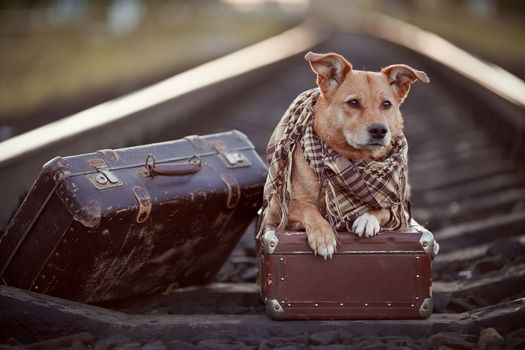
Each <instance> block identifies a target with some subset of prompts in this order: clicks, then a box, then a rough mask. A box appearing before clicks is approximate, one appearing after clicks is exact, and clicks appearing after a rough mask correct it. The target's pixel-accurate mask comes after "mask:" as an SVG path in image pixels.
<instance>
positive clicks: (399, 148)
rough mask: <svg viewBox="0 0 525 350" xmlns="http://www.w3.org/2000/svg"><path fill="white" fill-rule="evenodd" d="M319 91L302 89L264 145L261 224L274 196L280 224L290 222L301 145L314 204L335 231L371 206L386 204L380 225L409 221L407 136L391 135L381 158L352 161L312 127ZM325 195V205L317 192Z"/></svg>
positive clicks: (347, 226) (346, 227)
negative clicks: (313, 179)
mask: <svg viewBox="0 0 525 350" xmlns="http://www.w3.org/2000/svg"><path fill="white" fill-rule="evenodd" d="M318 96H319V90H318V89H317V88H315V89H311V90H307V91H305V92H303V93H301V94H300V95H299V96H298V97H297V98H296V99H295V100H294V102H292V104H291V105H290V107H288V109H287V111H286V112H285V114H284V115H283V117H282V119H281V121H280V122H279V124H278V126H277V128H276V129H275V131H274V133H273V135H272V137H271V138H270V142H269V144H268V149H267V157H268V177H267V179H266V184H265V186H264V199H263V214H262V216H263V217H262V224H261V226H260V230H259V233H258V237H259V236H260V235H261V234H262V231H263V230H264V226H265V221H266V220H265V214H266V208H267V206H268V203H269V201H270V199H271V198H272V197H273V196H276V197H277V202H278V203H279V205H280V208H281V222H280V224H279V226H278V228H279V229H285V228H286V226H287V224H288V214H289V209H288V208H289V203H290V200H291V197H292V196H291V185H290V181H291V174H292V172H291V170H292V160H293V153H294V150H295V147H296V145H298V144H299V145H300V147H301V148H302V151H303V155H304V157H305V160H306V161H307V163H308V164H309V166H310V167H311V168H312V170H313V171H314V172H315V174H316V175H317V179H318V181H319V184H320V192H319V200H318V205H319V206H320V207H319V210H320V212H321V213H324V215H325V218H326V219H327V220H328V221H329V222H330V224H331V226H332V228H333V229H334V231H337V230H343V229H344V230H347V231H351V228H352V223H353V222H354V220H355V219H357V217H359V215H361V214H363V213H366V212H368V211H369V210H371V209H381V208H385V209H388V210H389V211H390V220H389V222H387V223H386V224H384V225H382V228H383V229H386V230H394V229H399V228H404V227H407V226H408V221H409V216H408V214H407V212H408V210H407V209H408V202H407V187H406V183H407V181H406V178H407V150H408V146H407V142H406V139H405V137H404V136H403V135H402V136H401V137H399V138H397V139H395V140H392V149H391V151H390V152H389V153H388V154H387V155H386V156H385V157H384V159H382V160H379V161H376V160H362V161H356V162H354V161H351V160H349V159H346V158H345V157H343V156H341V155H340V154H339V153H338V152H337V151H335V150H334V149H333V148H332V147H330V145H328V144H327V143H325V142H323V141H322V140H321V139H320V138H319V137H318V136H317V134H316V133H315V131H314V128H313V114H314V111H313V106H314V105H315V102H316V101H317V97H318ZM323 195H324V206H323V207H321V206H322V201H321V197H322V196H323Z"/></svg>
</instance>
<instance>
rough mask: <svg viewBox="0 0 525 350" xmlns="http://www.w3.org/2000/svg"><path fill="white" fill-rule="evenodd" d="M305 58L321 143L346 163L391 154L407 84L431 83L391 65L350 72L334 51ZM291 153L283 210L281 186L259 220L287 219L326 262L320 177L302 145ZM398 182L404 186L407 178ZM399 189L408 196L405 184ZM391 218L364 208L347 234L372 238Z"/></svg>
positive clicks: (328, 249)
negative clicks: (312, 84) (310, 72)
mask: <svg viewBox="0 0 525 350" xmlns="http://www.w3.org/2000/svg"><path fill="white" fill-rule="evenodd" d="M305 59H306V60H307V61H308V62H309V64H310V67H311V69H312V70H313V72H314V73H315V74H316V76H317V79H316V83H317V87H318V89H316V90H317V91H318V92H317V93H318V96H317V97H316V98H317V99H316V101H315V104H314V105H313V108H312V112H313V117H312V118H313V119H312V122H311V123H312V126H313V130H314V133H315V134H316V135H317V137H318V138H319V139H320V140H322V142H324V143H325V144H327V145H329V146H330V147H331V148H332V149H333V150H335V151H336V152H337V153H338V154H339V155H340V156H342V157H344V158H345V159H347V160H350V161H351V162H360V161H367V160H381V159H383V158H384V157H385V156H386V155H388V154H389V152H390V151H391V150H392V147H393V140H396V139H397V138H399V137H401V136H402V137H403V139H404V136H403V118H402V116H401V112H400V110H399V107H400V105H401V104H402V103H403V101H404V100H405V98H406V97H407V95H408V93H409V90H410V85H411V84H412V83H414V82H416V81H420V82H422V83H429V82H430V80H429V78H428V77H427V75H426V73H425V72H423V71H419V70H416V69H414V68H412V67H410V66H408V65H404V64H396V65H391V66H388V67H386V68H383V69H382V70H381V71H380V72H370V71H360V70H354V69H353V68H352V65H351V63H350V62H349V61H347V60H346V59H345V58H344V57H343V56H341V55H339V54H336V53H324V54H319V53H313V52H308V53H307V54H306V56H305ZM284 128H285V125H280V126H278V127H277V128H276V129H275V131H274V135H273V136H272V139H273V138H279V137H281V136H282V135H283V132H284V131H283V130H284ZM292 149H293V151H291V152H290V153H291V154H290V156H289V157H290V159H291V160H292V166H291V169H290V175H289V176H290V179H291V180H290V189H289V191H290V194H289V204H288V205H287V207H286V208H285V209H283V206H282V205H281V203H280V202H279V201H280V200H281V199H282V197H283V196H284V197H285V196H286V194H283V195H277V194H276V193H281V192H282V191H281V190H282V188H279V189H277V192H275V191H274V192H273V195H271V196H269V198H266V202H267V207H266V209H265V211H264V219H263V222H264V224H265V225H275V226H278V225H281V227H282V226H283V221H282V220H283V217H286V221H285V224H286V228H287V229H290V230H305V231H306V235H307V237H308V243H309V245H310V247H311V249H312V250H313V251H314V253H315V254H316V255H317V254H318V255H320V256H322V257H324V258H325V259H326V258H327V257H330V258H331V257H332V254H333V253H334V252H335V250H336V247H337V238H336V233H335V230H334V225H333V224H331V223H330V222H329V221H328V220H327V219H326V218H325V217H326V211H325V210H323V209H322V208H326V204H327V203H326V199H324V200H323V198H321V196H320V193H322V192H323V188H322V187H321V183H320V179H319V176H317V174H316V172H314V170H313V169H312V166H311V164H310V163H309V162H307V159H306V158H305V154H303V153H304V152H305V151H304V147H293V148H292ZM269 181H270V180H267V184H266V186H265V191H266V187H267V186H269V184H268V182H269ZM402 181H404V182H406V178H403V179H402ZM403 191H406V192H407V193H408V185H407V186H406V189H405V188H404V189H403ZM407 195H408V194H407ZM284 210H286V211H287V212H283V211H284ZM323 214H325V215H323ZM391 216H392V211H391V210H389V208H382V207H381V208H378V209H370V210H366V212H363V213H361V214H360V215H359V216H358V217H357V218H355V219H354V220H352V226H351V230H352V231H353V232H354V233H355V234H357V235H358V236H359V237H371V236H374V235H377V234H378V233H379V231H380V230H381V229H382V226H383V225H385V224H386V223H387V222H389V221H390V220H391V219H392V217H391ZM407 216H408V214H407Z"/></svg>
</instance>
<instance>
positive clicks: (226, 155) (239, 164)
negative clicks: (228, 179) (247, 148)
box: [219, 151, 252, 168]
mask: <svg viewBox="0 0 525 350" xmlns="http://www.w3.org/2000/svg"><path fill="white" fill-rule="evenodd" d="M219 158H220V159H221V160H222V162H223V163H224V165H226V167H228V168H243V167H247V166H250V165H251V164H252V163H250V161H249V160H248V159H247V158H246V156H245V155H244V154H243V153H242V152H237V151H222V152H220V153H219Z"/></svg>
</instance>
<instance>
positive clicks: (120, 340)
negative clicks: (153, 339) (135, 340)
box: [94, 334, 131, 350]
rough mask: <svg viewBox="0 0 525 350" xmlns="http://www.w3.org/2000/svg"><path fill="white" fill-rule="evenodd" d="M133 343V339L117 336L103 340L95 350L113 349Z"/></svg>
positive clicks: (97, 344) (96, 345)
mask: <svg viewBox="0 0 525 350" xmlns="http://www.w3.org/2000/svg"><path fill="white" fill-rule="evenodd" d="M129 343H131V339H129V338H128V337H126V336H125V335H122V334H115V335H112V336H111V337H109V338H105V339H102V340H100V341H98V342H97V343H96V344H95V349H94V350H106V349H113V348H114V347H116V346H121V345H124V344H129Z"/></svg>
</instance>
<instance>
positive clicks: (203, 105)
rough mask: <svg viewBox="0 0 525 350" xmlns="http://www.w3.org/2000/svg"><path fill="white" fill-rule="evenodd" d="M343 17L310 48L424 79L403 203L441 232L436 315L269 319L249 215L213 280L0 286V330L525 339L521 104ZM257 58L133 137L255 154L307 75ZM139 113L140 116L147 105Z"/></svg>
mask: <svg viewBox="0 0 525 350" xmlns="http://www.w3.org/2000/svg"><path fill="white" fill-rule="evenodd" d="M339 29H340V31H339V32H335V33H333V34H332V35H330V36H329V37H328V38H327V39H325V40H323V41H322V42H320V43H319V44H317V45H316V46H315V47H314V48H313V49H314V50H316V51H321V52H323V51H335V52H339V53H341V54H343V55H345V56H346V57H348V58H349V59H350V61H351V62H352V64H353V66H354V67H356V68H358V69H370V70H377V69H379V68H380V67H381V66H386V65H388V64H391V63H406V64H409V65H412V66H414V67H417V68H418V69H421V70H424V71H426V72H427V74H428V75H429V76H430V78H431V80H432V83H431V84H430V85H427V86H417V85H415V86H414V87H413V88H412V91H411V92H410V95H409V97H408V99H407V101H406V102H405V104H404V105H403V107H402V112H403V115H404V119H405V131H406V135H407V138H408V142H409V168H410V176H409V178H410V182H411V184H412V188H413V191H412V192H413V194H412V202H413V204H412V205H413V208H414V209H413V214H414V216H415V218H416V219H417V220H418V221H420V222H421V223H422V224H427V226H428V228H429V229H430V230H431V231H433V232H434V234H435V236H436V238H437V239H438V241H439V243H440V244H441V252H440V254H439V255H438V256H437V257H436V259H435V260H434V263H433V278H434V283H433V297H434V314H433V315H432V316H431V317H430V318H429V319H427V320H423V321H421V320H417V321H411V320H405V321H401V320H391V321H307V322H299V321H292V322H274V321H269V320H268V319H266V317H265V316H264V315H263V314H262V312H263V307H262V304H261V303H260V301H259V296H258V289H257V286H256V284H255V276H256V270H257V268H256V259H255V247H254V240H253V227H252V229H251V230H248V231H247V232H246V234H245V235H244V237H243V238H242V240H241V241H240V242H239V244H238V245H237V247H236V249H235V250H234V253H233V254H232V256H231V257H230V259H229V260H228V262H227V263H226V265H225V266H224V267H223V269H222V270H221V271H220V273H219V275H218V276H217V278H216V281H217V283H215V284H212V285H209V286H205V287H195V288H189V289H184V290H180V291H178V292H175V293H172V294H168V295H160V296H154V297H149V298H141V299H138V300H133V301H130V302H127V303H123V304H121V305H118V306H116V307H114V310H109V309H103V308H99V307H93V306H86V305H82V304H77V303H73V302H68V301H64V300H60V299H55V298H50V297H46V296H42V295H37V294H33V293H30V292H24V291H20V290H17V289H13V288H9V287H2V288H0V323H2V325H3V326H2V327H1V329H0V339H1V340H2V341H3V342H4V343H9V341H10V342H11V344H14V343H15V342H22V343H26V344H27V343H31V342H36V341H41V343H37V344H34V346H35V347H39V346H48V347H53V346H54V347H58V346H73V345H75V346H78V347H86V348H88V347H90V346H99V347H100V348H104V347H105V348H111V347H112V346H123V345H128V346H136V347H143V348H151V349H153V348H158V349H165V348H174V349H178V348H181V349H182V348H188V349H190V348H203V349H206V348H209V349H215V348H223V349H230V348H239V349H240V348H243V349H256V348H259V349H264V348H278V347H285V346H291V347H295V348H309V347H312V348H314V347H315V346H331V347H332V348H334V349H335V348H341V349H342V348H352V347H354V348H367V347H368V348H370V349H372V348H374V349H375V348H386V349H390V348H399V347H405V348H410V349H421V348H435V349H437V348H439V347H440V346H448V347H449V348H466V349H468V348H475V347H476V346H478V347H480V348H489V345H490V344H495V345H494V346H498V348H516V349H517V348H520V347H525V322H524V321H525V304H524V303H525V299H524V297H525V196H524V194H525V177H524V174H523V168H522V167H521V166H522V164H523V161H524V150H523V148H524V147H523V140H524V139H525V138H524V135H525V134H524V128H523V120H524V119H525V113H524V110H523V106H520V105H519V104H517V103H514V102H511V101H509V100H508V99H506V98H505V96H501V95H499V94H497V93H495V91H493V90H492V91H491V90H487V89H486V87H485V86H482V85H480V84H478V83H475V82H473V81H472V80H471V79H470V78H469V77H468V75H462V74H457V72H456V71H455V70H452V69H451V67H450V66H445V65H443V64H442V63H440V62H438V61H436V60H434V59H431V58H429V57H428V55H426V54H419V53H417V52H414V51H412V50H409V49H407V48H406V47H404V46H402V45H399V43H397V44H395V43H393V42H392V39H391V38H385V39H389V40H383V39H380V38H377V36H378V33H377V32H375V33H373V34H374V37H371V36H369V35H367V34H366V33H363V32H362V33H360V34H356V33H353V34H352V33H348V32H346V31H342V29H343V28H342V27H340V28H339ZM411 49H414V48H413V47H412V48H411ZM265 69H269V70H265V73H264V74H257V75H255V76H252V77H251V78H250V79H248V80H246V81H245V82H243V84H240V83H236V84H234V85H235V86H240V85H242V86H243V87H242V89H241V90H239V89H238V88H237V89H232V91H231V93H228V94H222V95H221V98H220V99H212V100H207V99H206V98H205V95H199V96H200V97H199V98H198V99H195V100H193V101H194V102H192V108H191V109H187V110H185V112H184V116H183V117H181V115H180V114H177V117H176V118H175V117H174V119H173V121H172V122H165V123H164V124H163V127H162V128H161V130H160V131H155V132H153V131H151V132H150V133H148V134H141V135H138V136H137V137H136V138H133V139H132V141H130V143H133V144H137V143H146V142H152V141H161V140H168V139H176V138H180V137H183V136H185V135H188V134H203V133H211V132H216V131H223V130H226V129H232V128H235V129H239V130H240V131H242V132H244V133H246V134H247V135H248V136H249V137H250V139H251V140H252V141H253V142H254V144H255V146H256V148H257V149H258V151H259V152H260V153H261V154H262V153H264V148H265V146H266V142H267V140H268V138H269V136H270V134H271V132H272V130H273V128H274V126H275V125H276V123H277V121H278V120H279V119H280V117H281V115H282V113H283V112H284V110H285V109H286V107H288V105H289V104H290V102H291V101H292V100H293V98H294V97H295V96H296V95H297V94H298V93H300V92H301V91H304V90H306V89H308V88H310V87H312V86H313V84H314V76H313V73H312V72H311V71H310V69H309V67H308V66H307V64H306V62H304V60H303V58H302V55H300V54H299V55H292V56H291V57H289V58H286V59H284V60H282V61H279V62H277V63H274V64H272V65H270V66H269V67H266V68H265ZM268 72H271V74H269V73H268ZM235 79H244V78H243V76H239V77H237V78H235ZM224 86H227V85H224ZM183 102H184V99H182V100H177V101H176V103H183ZM171 107H173V106H172V105H170V104H169V103H166V104H162V105H160V106H157V107H155V108H156V109H155V110H156V113H161V114H162V115H165V116H169V115H170V114H172V113H175V112H172V110H171ZM175 110H177V109H175ZM177 111H178V110H177ZM144 113H145V114H143V115H142V117H143V118H146V115H147V114H148V113H152V112H151V110H146V111H145V112H144ZM167 119H169V118H167ZM167 119H166V120H167ZM312 283H315V281H312ZM9 338H12V339H11V340H9ZM337 346H339V347H337Z"/></svg>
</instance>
